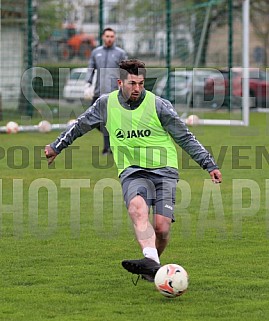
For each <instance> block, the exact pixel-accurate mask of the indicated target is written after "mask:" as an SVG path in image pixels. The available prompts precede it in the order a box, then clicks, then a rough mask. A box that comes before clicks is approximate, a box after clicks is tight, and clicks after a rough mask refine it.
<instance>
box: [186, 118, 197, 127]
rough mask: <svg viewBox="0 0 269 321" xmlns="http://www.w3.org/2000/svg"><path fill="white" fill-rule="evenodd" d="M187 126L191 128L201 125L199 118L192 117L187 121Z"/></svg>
mask: <svg viewBox="0 0 269 321" xmlns="http://www.w3.org/2000/svg"><path fill="white" fill-rule="evenodd" d="M185 122H186V124H187V125H189V126H195V125H198V124H199V117H198V116H197V115H190V116H189V117H188V118H187V119H186V121H185Z"/></svg>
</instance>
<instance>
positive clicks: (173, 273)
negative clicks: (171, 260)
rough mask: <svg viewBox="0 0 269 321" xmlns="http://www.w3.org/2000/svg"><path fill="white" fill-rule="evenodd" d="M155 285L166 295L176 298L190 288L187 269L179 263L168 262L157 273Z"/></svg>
mask: <svg viewBox="0 0 269 321" xmlns="http://www.w3.org/2000/svg"><path fill="white" fill-rule="evenodd" d="M154 282H155V286H156V288H157V290H158V291H159V292H160V293H161V294H162V295H164V296H166V297H169V298H174V297H177V296H180V295H182V294H183V293H185V292H186V290H187V288H188V282H189V277H188V273H187V271H186V270H185V269H184V268H183V267H182V266H180V265H178V264H166V265H164V266H162V267H161V268H160V269H159V270H158V271H157V273H156V275H155V279H154Z"/></svg>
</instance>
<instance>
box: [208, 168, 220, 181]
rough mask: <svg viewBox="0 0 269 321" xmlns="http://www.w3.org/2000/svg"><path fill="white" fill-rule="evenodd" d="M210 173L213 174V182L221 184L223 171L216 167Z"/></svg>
mask: <svg viewBox="0 0 269 321" xmlns="http://www.w3.org/2000/svg"><path fill="white" fill-rule="evenodd" d="M209 174H210V176H211V180H212V182H213V183H215V184H219V183H221V182H222V175H221V172H220V171H219V170H218V169H214V170H213V171H211V172H210V173H209Z"/></svg>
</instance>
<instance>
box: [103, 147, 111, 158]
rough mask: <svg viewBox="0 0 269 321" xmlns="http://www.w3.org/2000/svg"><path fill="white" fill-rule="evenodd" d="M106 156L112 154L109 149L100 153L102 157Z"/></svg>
mask: <svg viewBox="0 0 269 321" xmlns="http://www.w3.org/2000/svg"><path fill="white" fill-rule="evenodd" d="M107 154H112V151H111V149H110V148H104V149H103V151H102V155H103V156H105V155H107Z"/></svg>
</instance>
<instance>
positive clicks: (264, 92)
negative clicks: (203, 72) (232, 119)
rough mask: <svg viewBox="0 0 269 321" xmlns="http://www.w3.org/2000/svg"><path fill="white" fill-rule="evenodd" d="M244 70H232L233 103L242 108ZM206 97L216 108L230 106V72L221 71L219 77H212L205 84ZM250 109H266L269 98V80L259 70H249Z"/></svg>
mask: <svg viewBox="0 0 269 321" xmlns="http://www.w3.org/2000/svg"><path fill="white" fill-rule="evenodd" d="M242 77H243V69H242V68H232V72H231V78H232V86H231V95H230V97H231V99H232V103H233V104H235V105H238V106H239V107H241V105H242V103H241V101H242ZM204 97H205V100H206V101H211V103H212V105H214V106H215V107H216V108H218V107H221V106H222V105H228V101H229V72H228V71H227V70H221V71H220V73H219V75H218V76H217V77H211V78H209V79H207V81H206V82H205V88H204ZM249 97H251V99H250V107H266V101H267V98H269V80H267V79H266V73H265V72H264V71H262V70H259V68H250V69H249Z"/></svg>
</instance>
